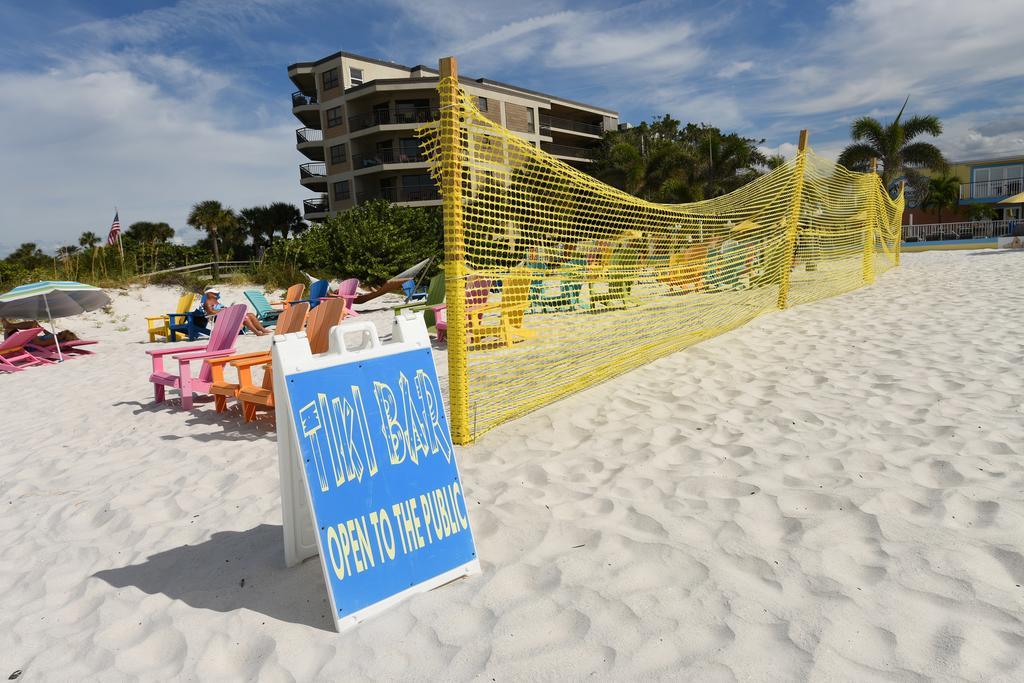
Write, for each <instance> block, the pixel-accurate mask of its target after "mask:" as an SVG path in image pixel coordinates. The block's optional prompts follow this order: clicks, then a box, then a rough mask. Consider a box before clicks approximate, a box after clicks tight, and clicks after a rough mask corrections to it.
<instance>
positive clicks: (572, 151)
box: [540, 142, 590, 159]
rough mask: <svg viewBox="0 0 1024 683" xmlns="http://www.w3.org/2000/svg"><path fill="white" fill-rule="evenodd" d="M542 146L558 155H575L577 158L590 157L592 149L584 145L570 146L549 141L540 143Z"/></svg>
mask: <svg viewBox="0 0 1024 683" xmlns="http://www.w3.org/2000/svg"><path fill="white" fill-rule="evenodd" d="M540 148H541V149H542V150H543V151H545V152H547V153H548V154H551V155H553V156H556V157H574V158H576V159H590V150H589V149H585V148H583V147H569V146H568V145H554V144H551V143H549V142H542V143H540Z"/></svg>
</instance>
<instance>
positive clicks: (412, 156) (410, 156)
mask: <svg viewBox="0 0 1024 683" xmlns="http://www.w3.org/2000/svg"><path fill="white" fill-rule="evenodd" d="M420 160H421V159H420V141H419V138H401V139H400V140H399V141H398V161H399V163H403V164H407V163H411V162H415V161H420Z"/></svg>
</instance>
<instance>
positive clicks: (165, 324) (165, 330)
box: [146, 293, 196, 342]
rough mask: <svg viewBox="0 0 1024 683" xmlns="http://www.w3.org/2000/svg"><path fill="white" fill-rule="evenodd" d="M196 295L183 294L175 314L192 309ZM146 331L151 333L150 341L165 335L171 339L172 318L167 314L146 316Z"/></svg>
mask: <svg viewBox="0 0 1024 683" xmlns="http://www.w3.org/2000/svg"><path fill="white" fill-rule="evenodd" d="M195 298H196V295H195V294H192V293H189V294H182V295H181V297H180V298H179V299H178V306H177V308H175V309H174V314H175V315H184V314H185V313H188V312H189V311H190V310H192V304H193V303H194V302H195ZM146 327H147V329H146V332H147V333H148V334H149V341H150V342H155V341H156V338H157V337H165V338H167V339H170V336H171V320H170V318H169V317H168V316H167V315H148V316H146Z"/></svg>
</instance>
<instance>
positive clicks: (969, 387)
mask: <svg viewBox="0 0 1024 683" xmlns="http://www.w3.org/2000/svg"><path fill="white" fill-rule="evenodd" d="M1022 281H1024V253H1022V252H1010V251H995V250H992V251H980V252H930V253H920V254H907V255H905V256H904V262H903V266H902V267H901V268H899V269H896V270H893V271H891V272H889V273H887V274H885V275H884V276H882V277H880V278H879V281H878V283H877V284H876V285H875V286H873V287H869V288H865V289H862V290H859V291H856V292H853V293H850V294H847V295H844V296H839V297H836V298H832V299H828V300H824V301H819V302H816V303H812V304H809V305H805V306H800V307H798V308H794V309H790V310H787V311H784V312H778V313H773V314H769V315H765V316H762V317H761V318H758V319H756V320H754V321H753V322H751V323H750V324H748V325H746V326H745V327H742V328H740V329H737V330H734V331H731V332H729V333H727V334H724V335H722V336H720V337H717V338H715V339H712V340H710V341H707V342H704V343H702V344H699V345H697V346H695V347H693V348H690V349H687V350H685V351H682V352H680V353H676V354H674V355H672V356H669V357H666V358H663V359H661V360H658V361H656V362H654V363H652V364H650V365H648V366H645V367H643V368H641V369H639V370H636V371H634V372H631V373H629V374H627V375H624V376H621V377H619V378H617V379H614V380H612V381H609V382H606V383H604V384H602V385H600V386H598V387H596V388H593V389H590V390H588V391H585V392H583V393H580V394H577V395H575V396H572V397H570V398H568V399H565V400H563V401H560V402H558V403H556V404H554V405H552V406H549V407H546V408H543V409H541V410H538V411H536V412H534V413H532V414H530V415H528V416H526V417H524V418H522V419H519V420H517V421H515V422H512V423H509V424H506V425H503V426H501V427H498V428H496V429H494V430H493V431H491V432H489V433H488V434H486V435H485V436H484V437H483V438H482V439H481V440H480V441H479V442H478V443H476V444H474V445H472V446H470V447H465V448H459V449H458V452H457V456H458V458H459V463H460V468H461V472H462V480H463V483H464V486H465V489H466V499H467V501H468V502H469V504H470V508H471V509H470V513H471V518H470V519H471V523H472V527H473V531H474V533H475V536H476V542H477V546H478V550H479V556H480V559H481V563H482V566H483V573H482V575H479V576H476V577H473V578H470V579H467V580H461V581H458V582H456V583H453V584H451V585H448V586H446V587H443V588H441V589H439V590H435V591H432V592H430V593H426V594H423V595H419V596H416V597H414V598H412V599H409V600H408V601H406V602H404V603H402V604H401V605H399V606H397V607H396V608H394V609H391V610H390V611H388V612H386V613H385V614H383V615H381V616H379V617H376V618H374V619H372V620H370V621H368V622H366V623H364V624H362V625H360V626H359V627H358V628H356V629H355V630H354V631H352V632H349V633H347V634H344V635H339V634H337V633H335V632H334V631H333V630H332V625H331V618H330V615H329V614H328V611H329V606H328V603H327V593H326V590H325V588H324V585H323V579H322V577H321V570H320V565H319V563H318V562H317V561H316V560H315V559H314V560H311V561H307V562H305V563H304V564H302V565H301V566H299V567H296V568H292V569H288V568H286V567H285V565H284V557H283V548H282V543H281V511H280V498H279V491H278V468H277V460H276V457H277V456H276V444H275V435H274V431H273V429H272V424H271V423H269V422H268V421H267V420H261V421H260V422H258V423H256V424H252V425H247V424H245V423H244V422H243V421H242V420H241V417H240V416H239V415H238V413H237V409H234V412H232V413H231V414H229V415H228V416H223V415H217V414H216V413H215V412H214V410H213V407H212V404H210V403H208V402H201V403H199V404H198V405H197V407H196V409H195V410H194V411H192V412H184V411H181V410H180V409H179V408H178V407H177V406H176V405H174V403H173V402H172V403H170V404H163V405H156V404H154V403H153V395H152V389H151V385H150V384H149V383H148V381H147V377H148V374H149V358H148V356H147V355H146V354H145V350H146V349H149V348H155V346H156V345H151V344H147V343H144V340H145V339H146V335H145V321H144V320H143V316H145V315H152V314H157V313H160V312H162V311H164V310H167V309H168V308H169V307H170V306H173V302H174V301H175V299H176V296H177V294H176V292H175V291H173V290H171V289H170V288H161V287H146V288H135V289H131V290H129V291H127V292H112V293H111V295H112V298H113V300H114V303H113V312H112V313H104V312H102V311H96V312H93V313H90V314H87V315H84V316H81V317H78V318H70V319H65V320H62V321H60V323H61V327H68V328H70V329H73V330H74V331H76V332H77V333H78V334H79V335H80V336H82V337H85V338H93V339H97V340H99V341H100V344H99V346H98V347H97V353H96V355H95V356H93V357H88V358H79V359H74V360H72V361H69V362H67V363H64V364H63V365H61V366H50V367H42V368H32V369H29V370H26V371H25V372H21V373H16V374H14V375H9V376H5V375H0V408H2V413H0V414H2V420H3V430H2V431H3V447H2V448H0V505H2V507H3V514H2V516H0V547H2V548H3V555H2V559H0V676H7V675H9V674H10V673H11V672H14V671H15V670H21V671H23V674H22V677H21V679H20V680H24V681H70V680H105V681H106V680H109V681H121V680H172V679H174V680H218V681H228V680H232V681H233V680H253V681H256V680H258V681H291V680H295V681H309V680H324V681H326V680H359V679H378V680H394V679H399V678H402V679H411V680H431V681H433V680H469V679H479V680H498V681H504V680H519V679H533V680H578V679H583V678H595V679H598V680H609V679H615V680H624V679H633V680H636V679H651V678H659V679H676V680H701V681H732V680H745V681H746V680H753V681H789V680H808V679H809V680H827V681H833V680H838V681H873V680H899V681H916V680H926V679H940V680H970V681H985V682H986V683H988V682H992V681H1020V680H1024V400H1022V399H1024V338H1022V331H1024V292H1022V291H1021V288H1020V286H1019V283H1021V282H1022ZM240 289H241V288H237V287H234V288H232V287H224V288H222V291H223V292H224V296H223V299H224V300H225V301H227V302H233V301H234V302H238V301H243V300H244V299H243V298H242V296H241V292H240ZM368 308H372V306H368ZM368 315H369V318H367V319H373V320H374V321H375V322H378V323H379V324H380V326H381V329H382V330H384V329H385V328H386V325H387V318H388V315H389V314H388V312H386V311H382V312H378V313H370V314H368ZM268 344H269V338H256V337H252V336H247V337H243V338H241V339H240V342H239V349H240V350H254V349H258V348H263V347H266V346H268ZM435 356H436V357H437V359H438V365H439V367H438V370H439V373H443V372H444V371H445V368H446V363H445V362H444V358H445V357H444V353H443V352H442V351H436V352H435Z"/></svg>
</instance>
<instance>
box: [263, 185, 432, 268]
mask: <svg viewBox="0 0 1024 683" xmlns="http://www.w3.org/2000/svg"><path fill="white" fill-rule="evenodd" d="M443 252H444V228H443V223H442V220H441V212H440V210H437V209H434V208H413V207H407V206H395V205H392V204H389V203H388V202H386V201H383V200H377V201H373V202H369V203H366V204H363V205H360V206H358V207H356V208H355V209H351V210H350V211H346V212H345V213H342V214H339V215H337V216H332V217H330V218H328V219H326V220H325V221H323V222H322V223H320V224H317V225H313V226H312V227H311V228H309V229H308V230H306V231H305V232H304V233H302V234H301V235H299V236H298V237H296V238H294V239H290V240H278V241H276V242H275V243H274V245H273V246H272V247H271V249H270V250H269V251H268V253H267V256H266V258H265V260H264V264H263V265H262V266H261V268H260V272H261V274H260V279H261V281H263V282H266V283H267V284H273V285H275V286H278V287H283V286H286V285H287V284H289V283H294V282H302V281H303V280H302V279H297V278H298V277H299V276H300V275H301V272H300V271H306V272H309V273H310V274H312V275H315V276H318V277H330V278H334V277H337V278H349V277H356V278H359V280H360V281H361V282H363V283H365V284H367V285H369V286H371V287H372V286H376V285H379V284H380V283H382V282H385V281H386V280H387V279H388V278H390V277H392V276H393V275H395V274H396V273H399V272H401V271H403V270H405V269H406V268H409V267H410V266H412V265H414V264H416V263H418V262H419V261H422V260H424V259H426V258H430V257H433V258H434V261H435V265H438V264H440V262H441V256H442V254H443Z"/></svg>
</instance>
